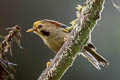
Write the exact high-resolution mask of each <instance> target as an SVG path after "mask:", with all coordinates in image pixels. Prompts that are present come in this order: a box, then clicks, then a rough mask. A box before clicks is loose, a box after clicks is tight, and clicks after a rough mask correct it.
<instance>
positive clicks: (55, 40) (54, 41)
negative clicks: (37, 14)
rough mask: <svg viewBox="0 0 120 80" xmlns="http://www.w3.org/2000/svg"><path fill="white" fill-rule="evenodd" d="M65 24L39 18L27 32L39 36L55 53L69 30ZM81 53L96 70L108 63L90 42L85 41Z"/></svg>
mask: <svg viewBox="0 0 120 80" xmlns="http://www.w3.org/2000/svg"><path fill="white" fill-rule="evenodd" d="M69 29H71V28H70V27H68V26H67V25H65V24H62V23H60V22H58V21H55V20H48V19H44V20H40V21H36V22H34V24H33V28H31V29H28V30H27V32H33V33H35V34H37V35H38V36H40V37H41V38H42V40H43V41H44V43H45V44H46V45H47V46H48V47H49V48H50V49H51V50H52V51H54V52H55V53H57V52H58V51H59V49H60V48H61V47H62V45H63V43H64V42H65V40H64V39H65V37H66V36H68V34H69V33H70V31H71V30H69ZM81 55H82V56H83V57H85V58H86V59H88V61H89V62H90V63H92V64H93V66H94V67H96V68H97V69H98V70H100V69H101V68H100V65H102V66H104V65H108V64H109V63H108V61H107V60H106V59H105V58H104V57H102V56H101V55H100V54H99V53H97V52H96V48H95V47H94V45H93V44H92V43H87V45H86V46H85V47H84V49H83V50H82V52H81Z"/></svg>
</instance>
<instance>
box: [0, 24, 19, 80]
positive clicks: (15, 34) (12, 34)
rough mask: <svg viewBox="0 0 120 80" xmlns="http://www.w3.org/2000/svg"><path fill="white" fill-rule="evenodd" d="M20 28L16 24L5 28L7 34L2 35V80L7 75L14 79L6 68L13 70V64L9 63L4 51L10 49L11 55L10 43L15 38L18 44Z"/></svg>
mask: <svg viewBox="0 0 120 80" xmlns="http://www.w3.org/2000/svg"><path fill="white" fill-rule="evenodd" d="M20 29H21V28H20V26H18V25H16V26H14V27H12V28H7V29H6V30H9V34H8V35H7V36H5V37H3V38H4V40H3V41H2V42H1V43H0V72H1V74H0V79H2V80H6V79H7V78H8V76H9V77H11V79H14V76H13V75H12V74H11V73H10V72H9V71H8V70H12V71H15V70H14V68H13V67H12V66H11V65H15V64H13V63H10V62H9V61H8V60H7V58H6V56H5V53H6V52H8V50H9V49H10V54H11V56H12V51H11V44H12V42H13V39H15V41H16V42H17V43H18V45H19V46H20V37H21V34H20Z"/></svg>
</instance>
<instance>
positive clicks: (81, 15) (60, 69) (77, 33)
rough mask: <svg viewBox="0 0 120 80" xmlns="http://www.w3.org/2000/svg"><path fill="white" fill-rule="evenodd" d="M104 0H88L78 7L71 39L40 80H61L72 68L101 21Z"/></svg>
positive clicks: (70, 35)
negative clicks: (96, 25)
mask: <svg viewBox="0 0 120 80" xmlns="http://www.w3.org/2000/svg"><path fill="white" fill-rule="evenodd" d="M103 5H104V0H86V2H85V3H84V4H83V5H82V6H78V7H77V18H76V19H75V20H74V21H73V22H72V26H74V28H73V29H72V31H71V33H70V34H69V39H68V40H67V41H66V42H65V43H64V44H63V46H62V48H61V49H60V50H59V51H58V53H57V54H56V56H55V57H54V58H53V60H52V62H51V65H50V66H49V67H48V68H46V69H45V70H44V71H43V73H42V74H41V75H40V77H39V78H38V80H60V79H61V77H62V76H63V75H64V73H65V72H66V70H67V69H69V67H71V66H72V63H73V62H74V60H75V58H76V56H77V54H78V52H80V51H81V50H82V49H83V47H84V46H85V45H86V44H87V42H88V41H90V35H91V32H92V30H93V29H94V27H95V24H96V23H97V21H98V20H100V15H101V12H102V9H103V8H104V7H103Z"/></svg>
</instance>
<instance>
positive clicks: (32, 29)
mask: <svg viewBox="0 0 120 80" xmlns="http://www.w3.org/2000/svg"><path fill="white" fill-rule="evenodd" d="M34 31H36V28H30V29H28V30H27V31H26V32H34Z"/></svg>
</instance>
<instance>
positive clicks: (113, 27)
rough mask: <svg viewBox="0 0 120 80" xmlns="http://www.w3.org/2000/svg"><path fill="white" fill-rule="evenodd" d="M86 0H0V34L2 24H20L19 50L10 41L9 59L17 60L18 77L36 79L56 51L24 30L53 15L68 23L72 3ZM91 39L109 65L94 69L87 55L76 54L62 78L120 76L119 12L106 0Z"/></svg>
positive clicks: (112, 79)
mask: <svg viewBox="0 0 120 80" xmlns="http://www.w3.org/2000/svg"><path fill="white" fill-rule="evenodd" d="M81 1H85V0H0V34H1V35H6V34H7V31H5V28H7V27H11V26H14V25H16V24H18V25H20V26H22V38H21V43H22V46H23V48H24V49H23V50H21V49H20V48H19V47H18V46H17V45H16V44H15V43H14V44H13V45H12V50H13V57H9V56H10V55H9V56H8V57H9V59H10V61H11V62H13V63H16V64H18V66H17V67H16V70H17V72H16V79H17V80H37V78H38V77H39V75H40V74H41V72H42V71H43V70H44V69H45V67H46V62H47V61H49V59H51V58H53V57H54V56H55V54H54V53H53V52H52V51H51V50H50V49H48V48H47V46H45V45H44V43H43V41H42V40H41V39H40V38H39V37H38V36H37V35H35V34H33V33H26V30H27V29H29V28H31V27H32V25H33V22H34V21H36V20H41V19H45V18H46V19H53V20H57V21H60V22H62V23H64V24H67V25H69V22H70V21H72V20H73V19H74V18H75V11H76V10H75V7H76V5H77V4H81V3H82V2H81ZM92 41H93V43H94V44H95V46H96V47H97V49H98V51H99V52H101V54H102V55H103V56H104V57H105V58H107V59H108V60H109V62H110V66H108V67H104V68H102V70H101V71H98V70H97V69H95V68H94V67H93V66H92V65H91V64H90V63H89V62H88V61H87V60H86V59H84V58H83V57H81V56H78V57H77V59H76V60H75V62H74V64H73V66H72V67H71V68H70V69H69V70H68V71H67V72H66V73H65V75H64V76H63V78H62V80H120V62H119V61H120V58H119V57H120V13H119V12H118V11H117V10H116V9H115V8H114V7H113V6H112V3H111V0H106V3H105V9H104V11H103V13H102V20H101V21H99V23H98V24H97V25H96V28H95V29H94V31H93V33H92Z"/></svg>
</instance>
